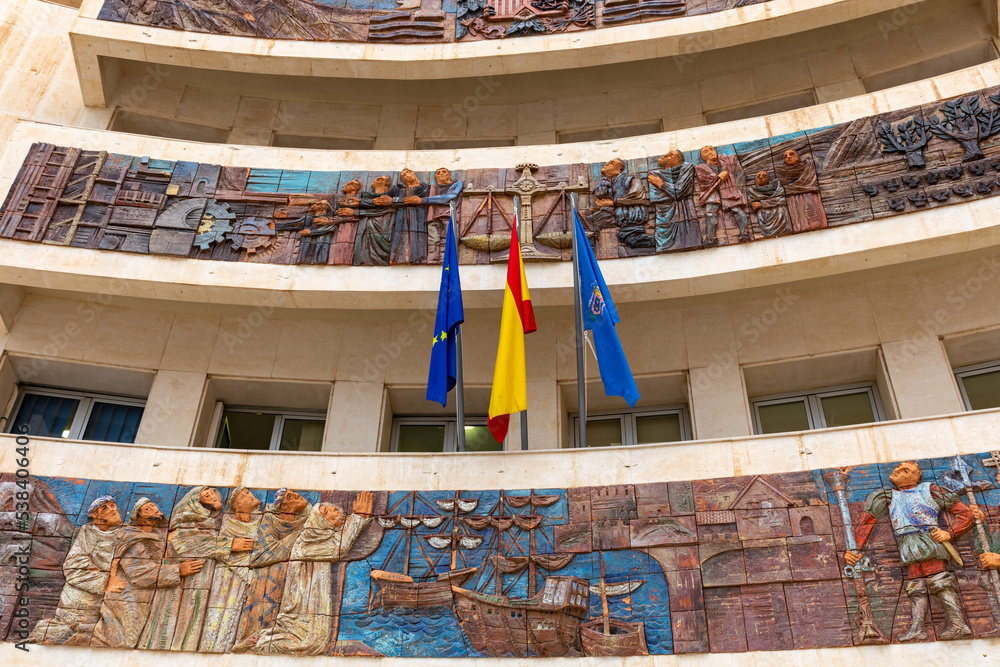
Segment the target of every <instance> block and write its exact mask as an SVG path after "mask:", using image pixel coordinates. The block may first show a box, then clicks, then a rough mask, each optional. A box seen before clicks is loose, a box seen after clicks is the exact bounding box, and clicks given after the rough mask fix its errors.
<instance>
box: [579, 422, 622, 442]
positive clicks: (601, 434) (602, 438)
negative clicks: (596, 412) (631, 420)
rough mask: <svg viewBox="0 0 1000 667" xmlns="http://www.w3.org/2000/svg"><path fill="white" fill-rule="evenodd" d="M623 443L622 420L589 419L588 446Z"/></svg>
mask: <svg viewBox="0 0 1000 667" xmlns="http://www.w3.org/2000/svg"><path fill="white" fill-rule="evenodd" d="M621 444H622V422H621V420H620V419H618V418H617V417H615V418H614V419H588V420H587V446H588V447H618V446H620V445H621Z"/></svg>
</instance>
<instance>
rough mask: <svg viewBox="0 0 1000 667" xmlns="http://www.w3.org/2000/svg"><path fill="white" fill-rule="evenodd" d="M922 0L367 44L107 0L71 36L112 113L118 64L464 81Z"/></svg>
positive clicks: (95, 91) (652, 54) (772, 30)
mask: <svg viewBox="0 0 1000 667" xmlns="http://www.w3.org/2000/svg"><path fill="white" fill-rule="evenodd" d="M918 2H919V0H771V1H770V2H766V3H763V4H758V5H751V6H748V7H742V8H739V9H734V10H730V11H723V12H715V13H711V14H703V15H697V16H688V17H682V18H675V19H669V20H662V21H653V22H649V23H637V24H632V25H626V26H620V27H614V28H599V29H595V30H587V31H581V32H572V33H563V34H555V35H546V36H539V37H523V38H517V39H503V40H487V41H479V42H463V43H442V44H366V43H351V42H310V41H295V40H264V39H254V38H249V37H230V36H225V35H210V34H205V33H196V32H185V31H177V30H168V29H162V28H150V27H146V26H140V25H131V24H126V23H117V22H113V21H103V20H99V19H97V15H98V13H99V12H100V9H101V6H102V5H103V0H85V1H84V3H83V6H82V8H81V11H80V15H79V17H78V18H77V20H76V21H75V22H74V24H73V28H72V30H71V33H70V38H71V42H72V47H73V52H74V55H75V58H76V63H77V69H78V74H79V77H80V84H81V87H82V89H83V98H84V103H85V104H87V105H89V106H104V105H105V103H106V97H105V92H106V91H107V90H109V88H110V84H112V83H113V80H114V78H115V72H116V68H115V67H114V65H113V63H112V62H109V61H114V60H115V59H121V60H131V61H138V62H145V63H149V64H151V65H156V64H162V65H177V66H182V67H191V68H200V69H212V70H225V71H233V72H248V73H254V74H266V75H285V76H309V77H340V78H359V79H370V78H375V79H410V80H412V79H454V78H465V77H478V76H490V75H500V74H521V73H526V72H539V71H551V70H560V69H575V68H580V67H592V66H597V65H608V64H614V63H623V62H633V61H639V60H648V59H652V58H666V57H671V56H677V55H692V54H698V53H701V52H704V51H711V50H714V49H719V48H724V47H728V46H735V45H739V44H746V43H752V42H757V41H760V40H764V39H770V38H773V37H781V36H785V35H790V34H795V33H798V32H803V31H807V30H812V29H815V28H820V27H824V26H829V25H836V24H838V23H843V22H845V21H850V20H853V19H857V18H861V17H864V16H870V15H873V14H877V13H879V12H884V11H888V10H892V9H897V8H900V7H906V6H908V5H913V4H918ZM543 54H544V55H543ZM102 60H103V61H105V62H104V63H103V66H102V62H101V61H102Z"/></svg>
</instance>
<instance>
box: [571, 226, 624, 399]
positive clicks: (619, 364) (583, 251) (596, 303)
mask: <svg viewBox="0 0 1000 667" xmlns="http://www.w3.org/2000/svg"><path fill="white" fill-rule="evenodd" d="M573 217H574V219H575V227H576V229H575V232H574V237H573V243H574V244H575V245H576V247H577V249H578V250H577V255H578V258H579V263H580V303H581V304H582V305H583V328H584V329H590V330H591V331H593V332H594V352H595V353H596V354H597V365H598V367H599V368H600V369H601V382H603V383H604V393H606V394H607V395H608V396H621V397H622V398H624V399H625V401H626V402H627V403H628V404H629V406H630V407H635V404H636V401H638V400H639V388H638V387H636V386H635V379H633V377H632V370H631V369H630V368H629V367H628V361H627V360H626V359H625V351H624V350H623V349H622V344H621V342H620V341H619V340H618V334H617V333H616V332H615V325H616V324H618V311H617V310H615V304H614V301H612V300H611V293H610V292H609V291H608V286H607V284H606V283H605V282H604V276H602V275H601V269H600V268H599V267H598V266H597V257H595V256H594V250H593V249H592V248H591V247H590V241H589V240H588V239H587V235H586V234H585V233H584V231H583V224H582V223H581V222H580V216H579V215H578V214H577V212H576V211H575V210H574V211H573Z"/></svg>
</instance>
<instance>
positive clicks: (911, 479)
mask: <svg viewBox="0 0 1000 667" xmlns="http://www.w3.org/2000/svg"><path fill="white" fill-rule="evenodd" d="M922 478H923V475H922V474H921V472H920V466H918V465H917V464H916V463H914V462H913V461H904V462H903V463H900V464H899V465H898V466H896V469H895V470H893V471H892V473H891V474H890V475H889V481H890V482H892V483H893V484H894V485H895V486H896V488H897V489H910V488H913V487H914V486H916V485H917V484H919V483H920V480H921V479H922Z"/></svg>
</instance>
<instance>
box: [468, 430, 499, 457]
mask: <svg viewBox="0 0 1000 667" xmlns="http://www.w3.org/2000/svg"><path fill="white" fill-rule="evenodd" d="M502 449H503V445H502V444H501V443H499V442H497V441H496V440H495V439H494V438H493V434H492V433H490V429H489V428H488V427H486V426H466V427H465V450H466V451H468V452H499V451H500V450H502Z"/></svg>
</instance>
